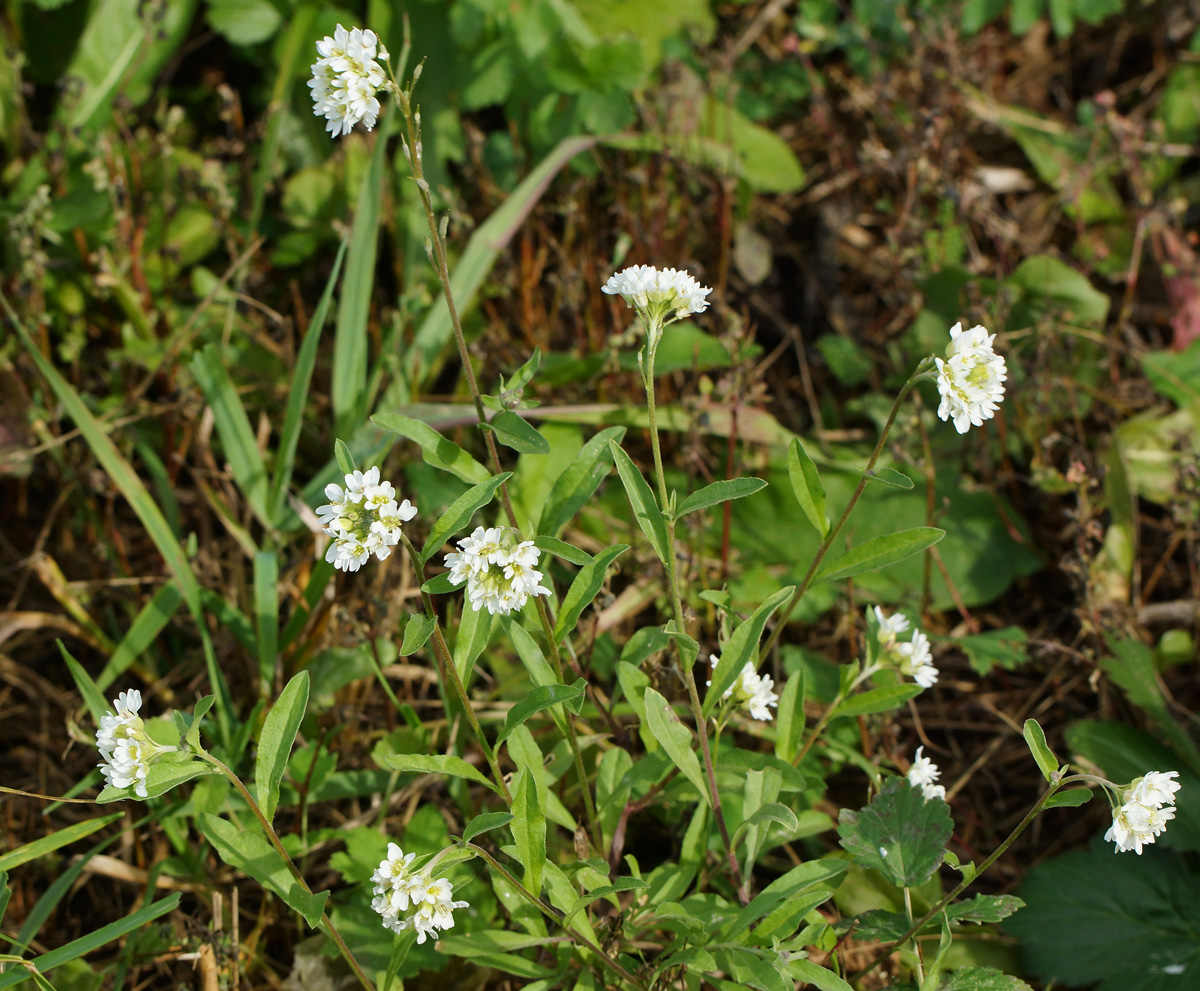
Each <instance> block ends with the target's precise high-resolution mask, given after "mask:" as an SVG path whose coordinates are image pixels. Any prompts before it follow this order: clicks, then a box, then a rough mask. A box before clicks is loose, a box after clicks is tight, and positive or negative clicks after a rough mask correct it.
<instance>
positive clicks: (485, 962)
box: [438, 929, 554, 987]
mask: <svg viewBox="0 0 1200 991" xmlns="http://www.w3.org/2000/svg"><path fill="white" fill-rule="evenodd" d="M545 942H546V937H545V936H544V935H541V934H537V935H531V934H530V933H521V932H511V931H509V930H506V929H483V930H478V929H477V930H475V931H474V932H470V933H463V934H462V935H458V934H452V935H445V934H443V935H442V936H441V937H440V938H439V939H438V952H439V953H444V954H447V955H448V956H456V957H461V958H463V959H464V960H470V961H471V963H472V964H474V965H477V966H480V967H495V968H496V969H497V970H503V971H505V972H506V973H509V974H516V975H517V976H518V977H526V978H529V979H530V980H533V979H541V978H548V977H553V976H554V971H553V970H551V969H550V968H548V967H543V966H542V965H541V964H537V963H534V962H533V961H532V960H528V959H526V958H525V957H521V956H518V955H517V954H516V953H514V952H512V951H514V950H529V949H541V948H542V947H543V946H544V945H545ZM540 986H542V985H539V987H540Z"/></svg>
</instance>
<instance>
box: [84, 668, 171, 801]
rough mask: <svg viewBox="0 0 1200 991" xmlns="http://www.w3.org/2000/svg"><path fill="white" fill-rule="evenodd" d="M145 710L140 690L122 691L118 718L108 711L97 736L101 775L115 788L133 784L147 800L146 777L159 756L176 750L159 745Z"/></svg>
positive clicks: (115, 702)
mask: <svg viewBox="0 0 1200 991" xmlns="http://www.w3.org/2000/svg"><path fill="white" fill-rule="evenodd" d="M141 707H142V693H141V692H139V691H138V690H137V689H136V688H134V689H130V690H129V691H127V692H122V693H121V694H120V695H118V696H117V697H116V699H115V700H114V701H113V708H114V709H116V710H117V714H116V715H115V716H114V715H113V714H112V713H111V712H106V713H105V714H104V715H103V716H102V717H101V719H100V731H99V732H98V733H97V734H96V746H97V747H99V748H100V756H101V757H103V758H104V763H103V764H99V765H97V766H98V767H99V768H100V773H101V774H103V775H104V777H105V779H106V780H107V781H108V783H109V784H110V785H112V786H113V787H114V788H128V787H129V786H130V785H133V786H134V787H133V791H134V794H135V795H137V796H138V798H147V797H149V796H148V793H147V791H146V775H147V774H148V773H149V771H150V765H151V763H153V761H154V759H155V758H156V757H158V756H159V754H164V753H168V752H171V751H174V750H175V749H177V748H175V747H165V746H162V745H161V744H158V743H155V742H154V741H153V740H151V739H150V737H149V736H148V735H147V733H146V724H145V723H143V722H142V717H141V716H139V715H138V709H140V708H141Z"/></svg>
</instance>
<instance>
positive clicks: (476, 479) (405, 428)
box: [371, 413, 491, 485]
mask: <svg viewBox="0 0 1200 991" xmlns="http://www.w3.org/2000/svg"><path fill="white" fill-rule="evenodd" d="M371 420H372V421H373V422H374V423H375V424H376V425H377V426H380V427H383V429H384V430H390V431H392V433H396V434H399V435H400V436H401V437H407V438H408V439H409V440H411V441H414V442H416V444H417V446H418V447H420V448H421V454H422V456H423V457H424V458H425V463H426V464H429V465H433V466H434V467H435V468H441V469H442V470H443V471H448V472H450V474H451V475H454V476H456V477H457V478H461V479H462V480H463V481H464V482H469V483H470V484H472V485H478V484H480V483H482V482H486V481H487V480H488V479H489V478H490V477H491V472H489V471H488V470H487V469H486V468H485V467H484V466H483V465H481V464H480V463H479V462H478V461H476V460H475V459H474V458H473V457H471V455H469V454H468V453H467V452H466V451H464V450H463V449H462V448H461V447H459V446H458V445H457V444H455V443H454V441H452V440H449V439H448V438H446V437H444V436H442V434H440V433H439V432H438V431H436V430H434V429H433V427H431V426H430V425H429V424H428V423H425V422H423V421H421V420H415V419H413V418H412V417H411V416H404V415H403V414H401V413H376V414H375V415H374V416H373V417H371Z"/></svg>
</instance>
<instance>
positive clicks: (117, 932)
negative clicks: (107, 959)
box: [0, 892, 182, 989]
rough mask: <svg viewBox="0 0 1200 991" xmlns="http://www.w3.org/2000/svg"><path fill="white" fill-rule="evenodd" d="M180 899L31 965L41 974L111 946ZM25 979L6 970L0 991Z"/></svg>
mask: <svg viewBox="0 0 1200 991" xmlns="http://www.w3.org/2000/svg"><path fill="white" fill-rule="evenodd" d="M181 897H182V896H181V895H180V894H179V893H178V892H176V893H175V894H173V895H168V896H167V897H166V898H164V899H162V900H161V901H157V902H152V903H151V904H149V905H144V906H143V907H142V908H140V909H138V910H137V911H136V912H133V913H131V914H130V915H127V916H126V917H125V918H123V919H118V920H117V921H116V922H110V923H109V924H108V925H106V926H101V927H100V928H99V929H97V930H96V931H95V932H92V933H88V935H86V936H80V937H79V939H73V940H71V942H69V943H67V944H66V945H64V946H60V947H58V948H57V949H55V950H51V951H50V952H49V953H43V954H42V955H41V956H38V957H34V958H33V961H32V962H33V965H34V966H35V967H36V968H37V969H38V970H39V971H41V972H42V973H43V974H44V973H46V972H47V971H50V970H53V969H54V968H55V967H59V966H61V965H62V964H64V963H69V962H70V961H72V960H78V959H79V958H80V957H82V956H84V955H85V954H88V953H91V952H92V951H93V950H97V949H99V948H100V947H101V946H104V944H105V943H111V942H112V941H113V940H116V939H120V938H121V937H122V936H125V935H128V934H129V933H131V932H135V931H137V930H138V929H141V928H143V927H145V926H148V925H149V924H150V923H151V922H153V921H154V920H155V919H158V918H161V917H162V916H164V915H166V914H167V913H168V912H173V911H175V909H177V908H178V907H179V899H180V898H181ZM28 979H29V971H27V970H26V969H25V968H24V967H19V966H15V967H12V966H10V967H9V969H8V970H7V971H5V972H4V973H3V974H0V989H3V988H10V987H12V986H13V985H14V984H20V983H21V982H22V981H24V980H28Z"/></svg>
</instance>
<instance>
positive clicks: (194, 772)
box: [96, 760, 217, 805]
mask: <svg viewBox="0 0 1200 991" xmlns="http://www.w3.org/2000/svg"><path fill="white" fill-rule="evenodd" d="M216 773H217V770H216V768H214V767H212V766H210V765H208V764H205V763H204V762H203V761H199V760H190V761H181V762H178V763H176V762H165V761H164V762H160V763H158V764H151V765H150V770H149V771H147V772H146V799H151V798H158V797H159V796H160V795H165V794H166V793H167V792H169V791H170V790H171V789H172V788H177V787H178V786H179V785H181V784H183V783H184V782H185V781H191V780H192V778H198V777H200V776H201V775H204V774H216ZM146 799H143V798H142V797H141V796H140V795H138V794H137V793H136V792H135V791H134V790H133V785H130V786H129V787H128V788H114V787H113V786H112V785H108V786H107V787H106V788H105V789H104V790H103V791H101V792H100V794H99V795H97V796H96V801H97V802H98V803H99V804H101V805H107V804H108V803H109V802H122V801H135V802H141V801H145V800H146Z"/></svg>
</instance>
